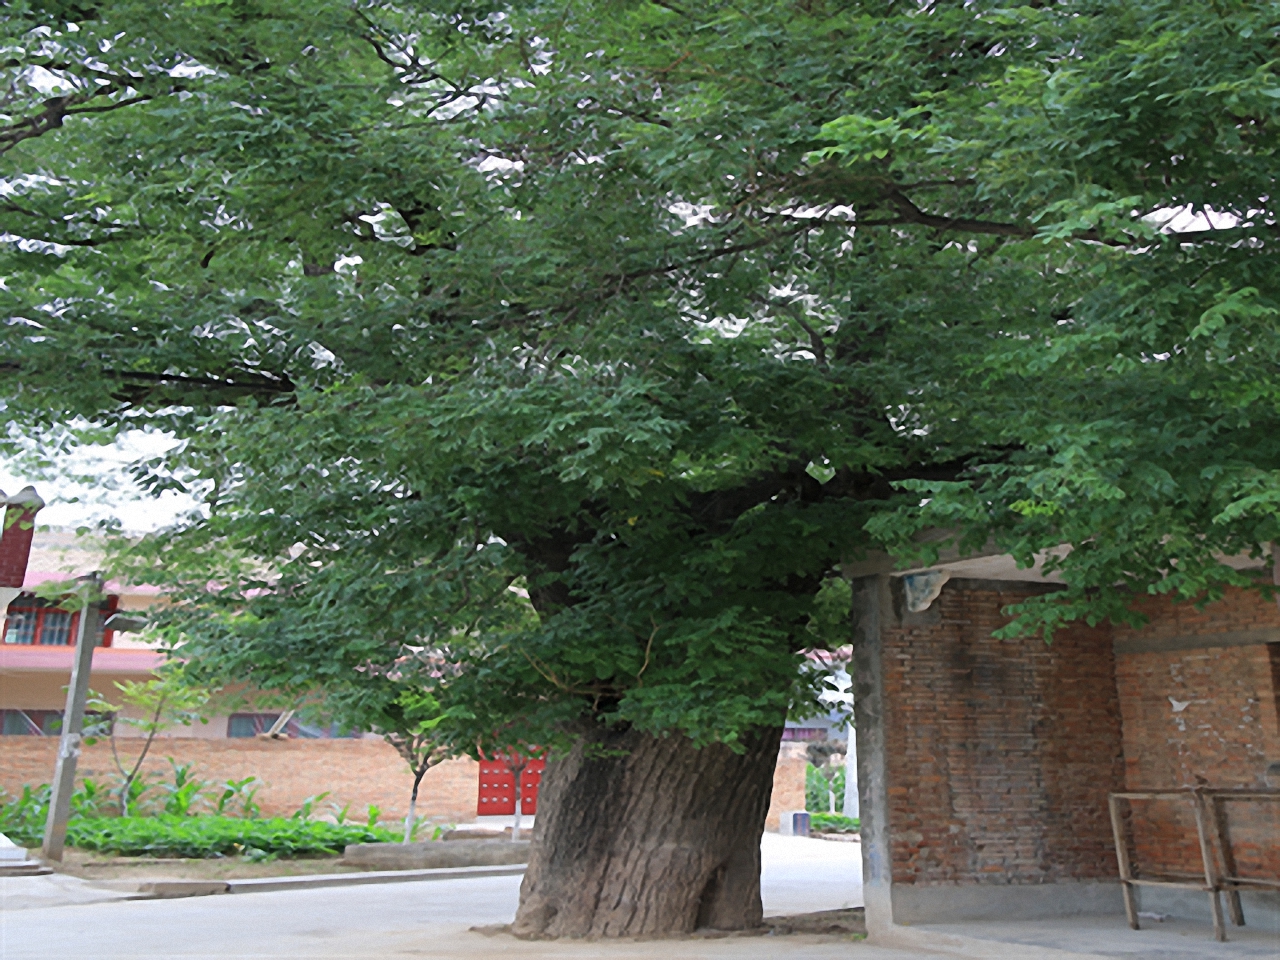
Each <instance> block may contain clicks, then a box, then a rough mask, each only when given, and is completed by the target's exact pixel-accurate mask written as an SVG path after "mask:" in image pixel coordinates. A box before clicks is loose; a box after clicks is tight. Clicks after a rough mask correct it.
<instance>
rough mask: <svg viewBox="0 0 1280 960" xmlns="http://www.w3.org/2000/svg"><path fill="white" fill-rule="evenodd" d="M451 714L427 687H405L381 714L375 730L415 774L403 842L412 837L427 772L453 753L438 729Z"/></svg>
mask: <svg viewBox="0 0 1280 960" xmlns="http://www.w3.org/2000/svg"><path fill="white" fill-rule="evenodd" d="M448 716H449V712H448V711H446V710H442V709H441V708H440V703H439V701H438V700H436V698H435V697H434V696H432V695H431V694H430V693H428V692H427V691H426V690H413V689H410V690H404V691H402V692H401V693H400V695H399V696H398V697H396V699H395V700H394V701H392V703H391V704H390V705H389V706H388V708H387V709H386V710H384V711H382V713H381V714H380V716H379V717H378V718H377V722H376V724H375V729H376V730H377V731H378V732H379V733H381V734H382V739H384V740H385V741H387V743H389V744H390V745H391V746H392V747H393V748H394V749H395V751H396V753H398V754H400V756H401V757H402V758H403V759H404V761H405V763H407V764H408V765H409V772H410V773H411V774H412V775H413V787H412V789H411V790H410V791H409V812H408V813H407V814H405V818H404V842H405V843H409V842H410V841H411V840H412V839H413V830H414V827H415V825H416V824H417V821H418V788H419V787H420V786H421V785H422V778H423V777H425V776H426V775H427V771H428V770H430V769H431V768H432V767H434V766H435V765H436V764H437V763H439V762H440V761H441V760H444V759H446V758H447V757H448V756H449V755H450V750H449V749H448V748H447V747H446V746H444V745H442V744H440V743H439V742H438V740H437V738H436V735H435V729H436V727H438V726H439V725H440V723H441V722H442V721H444V720H445V719H446V718H447V717H448Z"/></svg>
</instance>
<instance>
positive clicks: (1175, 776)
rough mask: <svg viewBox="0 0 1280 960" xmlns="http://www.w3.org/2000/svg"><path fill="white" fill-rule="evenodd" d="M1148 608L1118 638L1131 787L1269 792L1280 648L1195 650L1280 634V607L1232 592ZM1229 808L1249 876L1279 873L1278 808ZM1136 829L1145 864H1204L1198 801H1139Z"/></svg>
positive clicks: (1182, 867)
mask: <svg viewBox="0 0 1280 960" xmlns="http://www.w3.org/2000/svg"><path fill="white" fill-rule="evenodd" d="M1142 609H1143V610H1144V612H1146V613H1147V614H1148V616H1150V617H1151V622H1150V623H1149V624H1148V625H1147V626H1146V627H1144V628H1141V629H1137V630H1131V629H1125V630H1120V629H1117V630H1116V632H1115V633H1116V638H1117V650H1118V651H1119V652H1118V653H1117V656H1116V683H1117V687H1118V689H1119V692H1120V703H1121V709H1122V712H1123V716H1124V737H1125V757H1126V770H1125V773H1126V781H1127V785H1128V787H1129V789H1132V790H1141V789H1173V788H1178V787H1189V786H1196V785H1208V786H1212V787H1262V786H1265V785H1266V784H1265V781H1264V778H1263V774H1264V771H1265V769H1266V766H1267V764H1268V763H1270V762H1275V761H1277V760H1280V715H1278V713H1277V691H1278V689H1280V682H1278V678H1280V644H1275V643H1260V642H1259V643H1251V644H1241V643H1236V644H1234V645H1230V646H1208V645H1204V646H1190V645H1189V644H1191V643H1197V642H1200V641H1201V640H1202V641H1205V642H1206V643H1213V642H1215V641H1221V640H1223V639H1224V638H1231V637H1235V638H1237V639H1243V638H1247V637H1248V636H1251V635H1252V633H1253V632H1256V631H1259V630H1267V629H1280V611H1277V609H1276V605H1275V603H1274V602H1272V601H1268V600H1266V599H1265V598H1262V597H1260V596H1258V595H1257V594H1253V593H1248V592H1244V591H1231V592H1230V593H1229V594H1228V595H1227V597H1226V598H1225V599H1224V600H1223V601H1221V602H1219V603H1214V604H1209V605H1208V606H1206V607H1205V608H1204V609H1203V610H1200V611H1197V610H1195V608H1194V607H1192V606H1190V605H1182V606H1177V607H1175V606H1173V605H1172V604H1168V603H1167V602H1162V601H1157V600H1146V601H1144V603H1143V604H1142ZM1197 638H1198V639H1197ZM1161 647H1164V649H1161ZM1227 811H1228V818H1227V822H1228V827H1229V829H1230V832H1231V839H1232V848H1233V850H1234V851H1235V855H1236V859H1237V864H1238V866H1239V869H1240V870H1241V872H1242V873H1244V874H1245V875H1247V876H1264V877H1265V876H1269V877H1272V878H1274V877H1276V876H1280V843H1278V842H1277V840H1276V838H1277V837H1280V803H1274V802H1272V803H1267V804H1265V805H1252V804H1250V805H1246V804H1241V803H1231V804H1228V805H1227ZM1132 830H1133V836H1134V846H1135V849H1134V853H1135V857H1136V863H1137V865H1138V867H1139V868H1140V869H1145V870H1147V871H1149V872H1181V873H1196V872H1199V871H1200V870H1201V869H1202V867H1201V857H1200V848H1199V843H1198V840H1197V834H1196V827H1195V820H1194V816H1193V814H1192V812H1191V806H1190V803H1188V802H1185V801H1182V802H1171V801H1170V802H1165V801H1141V802H1138V803H1135V804H1134V809H1133V819H1132Z"/></svg>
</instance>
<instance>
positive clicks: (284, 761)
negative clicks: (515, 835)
mask: <svg viewBox="0 0 1280 960" xmlns="http://www.w3.org/2000/svg"><path fill="white" fill-rule="evenodd" d="M57 746H58V740H57V739H56V738H54V737H12V736H11V737H3V736H0V787H3V788H4V789H5V790H7V791H9V792H10V793H14V792H17V791H20V790H21V789H22V785H23V784H26V783H48V782H49V780H50V779H51V778H52V776H53V766H54V759H55V756H56V753H57ZM132 748H133V744H132V743H130V744H128V746H127V747H126V749H129V750H132ZM110 753H111V751H110V747H109V746H108V745H107V744H106V743H98V744H95V745H94V746H92V747H86V748H85V750H84V753H83V755H82V756H81V758H80V764H79V767H78V769H77V773H78V775H79V777H80V779H83V778H84V777H91V778H93V779H94V780H97V781H99V782H100V783H104V784H106V783H111V782H112V780H113V776H114V767H113V766H112V763H111V756H110ZM170 756H172V757H173V758H174V759H175V760H176V761H177V762H179V763H194V764H195V769H194V771H193V772H194V774H195V776H197V777H200V778H201V779H204V780H210V781H213V782H215V783H223V782H225V781H226V780H240V779H243V778H245V777H249V776H254V777H257V778H258V779H259V780H260V781H261V782H262V787H261V789H260V790H259V791H258V794H257V797H256V800H257V802H258V803H259V804H261V806H262V812H263V814H264V815H266V816H274V815H285V816H287V815H288V814H291V813H292V812H293V811H294V810H296V809H297V808H298V807H299V806H301V804H302V803H303V801H304V800H306V798H307V797H309V796H313V795H315V794H319V793H323V792H324V791H326V790H328V791H329V792H330V796H329V797H327V798H326V799H325V801H324V802H323V803H322V804H321V806H320V808H319V810H318V812H322V811H323V809H325V808H327V806H328V804H330V803H335V804H337V806H339V807H341V806H343V805H345V804H348V803H349V804H350V805H351V809H350V815H351V816H353V817H357V818H358V819H361V820H363V819H364V816H365V814H366V812H367V810H368V808H369V805H370V804H374V805H376V806H378V807H379V808H380V809H381V810H382V811H383V816H384V818H386V819H392V818H395V817H401V818H403V817H404V815H405V813H406V812H407V811H408V806H409V791H410V789H411V788H412V785H413V779H412V777H411V776H410V775H409V772H408V767H407V766H406V764H405V763H404V761H403V760H401V759H400V757H399V756H398V755H397V754H396V752H395V751H394V750H392V749H391V747H389V746H388V745H387V744H385V743H383V742H382V741H381V740H376V739H365V740H274V741H263V740H205V739H195V738H176V737H175V738H166V739H164V740H160V741H157V743H156V745H155V746H154V747H153V748H152V753H151V755H150V756H148V758H147V763H146V767H145V769H146V772H147V773H148V774H150V775H151V776H152V777H153V778H163V779H166V780H167V779H169V778H170V775H171V772H170V767H169V763H168V760H167V759H166V757H170ZM478 782H479V766H478V764H476V763H475V762H474V761H471V760H466V759H462V760H449V761H446V762H444V763H442V764H440V765H439V766H436V767H433V768H432V769H431V770H430V771H428V772H427V775H426V776H425V777H424V778H423V781H422V788H421V791H420V792H419V800H418V811H419V815H421V816H424V817H428V818H433V819H438V820H441V821H449V822H464V821H471V820H474V819H475V814H476V790H477V784H478ZM208 792H209V793H210V794H213V793H214V791H213V789H212V788H210V790H209V791H208Z"/></svg>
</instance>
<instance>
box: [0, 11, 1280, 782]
mask: <svg viewBox="0 0 1280 960" xmlns="http://www.w3.org/2000/svg"><path fill="white" fill-rule="evenodd" d="M1276 13H1277V9H1276V5H1275V4H1274V3H1271V2H1267V3H1253V4H1234V3H1208V2H1199V0H1197V2H1173V0H1156V2H1152V3H1144V4H1140V5H1135V4H1129V3H1120V2H1118V0H1070V2H1063V3H1055V4H1037V5H1030V6H1026V7H1015V8H1009V7H1004V6H999V5H996V4H991V3H985V2H978V3H968V4H955V5H939V4H918V3H881V4H874V5H872V4H864V3H859V2H853V0H849V2H826V3H793V2H785V3H784V2H765V3H757V4H752V5H750V8H749V9H746V8H739V7H735V6H732V5H729V4H725V3H719V2H711V3H704V4H701V5H684V4H681V5H672V4H656V3H628V4H603V3H590V2H588V3H584V4H579V5H576V6H571V7H569V8H566V7H565V6H564V5H563V4H550V3H542V2H539V0H530V2H522V3H519V4H515V5H510V6H506V7H502V8H501V9H499V8H497V7H494V6H490V5H486V4H478V3H466V2H461V0H458V2H453V3H449V4H445V5H443V6H442V5H439V4H432V5H419V4H398V5H394V4H389V3H380V2H370V3H361V4H359V5H357V6H355V7H352V6H351V5H350V4H347V3H340V2H338V0H331V2H330V0H321V2H316V3H309V4H305V5H283V4H272V3H252V4H250V3H240V2H239V0H237V2H236V3H227V4H222V3H219V4H178V3H176V2H175V3H159V4H156V3H151V4H146V5H143V4H133V3H120V4H110V5H103V6H100V7H99V6H85V7H83V8H81V7H79V6H72V5H67V6H65V7H64V6H57V9H56V10H55V8H54V5H49V4H44V5H28V6H11V7H9V8H6V12H5V13H4V14H3V15H2V16H3V20H2V22H3V24H4V28H5V29H6V30H7V31H8V36H7V39H8V42H9V44H10V46H11V47H12V48H13V50H14V51H15V52H14V53H13V54H12V57H13V62H12V63H11V64H10V66H9V67H8V68H7V69H9V71H10V72H9V73H8V74H7V77H8V82H9V83H10V90H11V93H10V96H9V100H8V103H9V106H8V107H7V108H6V109H7V110H8V111H9V119H8V120H7V121H6V123H7V124H9V129H10V130H11V131H18V130H23V131H27V130H30V131H36V130H39V131H40V132H39V135H24V136H22V137H21V138H20V139H18V140H14V141H13V143H12V146H11V148H10V149H8V150H7V152H5V153H4V154H3V160H2V161H0V162H3V163H4V164H5V165H6V170H5V174H4V176H5V183H6V184H7V186H6V192H5V198H4V204H3V205H0V219H2V220H3V223H4V227H5V235H6V237H7V238H8V239H5V240H4V241H3V248H2V249H0V258H3V260H4V266H3V276H4V277H5V283H4V286H3V288H2V289H0V298H2V299H3V302H4V308H5V315H6V317H7V318H8V320H7V323H6V325H5V326H4V327H3V334H0V335H2V336H3V338H4V342H3V346H4V350H3V359H2V360H0V391H2V395H3V398H4V402H5V404H6V413H7V415H8V417H9V419H10V420H11V421H12V422H13V423H14V424H15V430H16V431H18V433H16V434H15V435H14V436H13V437H11V438H10V439H9V440H8V441H7V442H8V443H9V444H10V445H11V446H16V445H18V444H20V443H21V442H22V440H21V437H26V438H32V437H40V436H42V435H45V434H46V433H47V432H48V431H51V430H67V431H70V433H71V434H72V435H73V436H74V435H75V434H76V432H77V431H80V435H81V436H83V437H85V438H90V437H92V438H101V437H102V436H104V435H110V434H112V433H113V432H116V431H125V430H130V429H139V428H145V429H152V430H164V431H170V432H171V433H172V434H173V435H174V436H175V437H176V438H177V440H178V441H179V444H178V446H177V447H175V448H174V450H173V451H172V452H171V453H169V454H168V455H166V456H165V457H162V458H159V459H157V460H155V461H153V462H143V463H139V464H136V465H135V468H134V474H135V476H136V478H137V479H138V480H139V481H140V482H141V483H142V484H143V486H144V487H146V488H148V489H151V490H153V491H160V490H163V489H172V488H180V489H184V490H186V491H188V492H191V493H192V494H194V495H196V496H197V497H198V498H200V499H201V500H202V501H203V504H204V506H205V507H206V508H207V510H206V512H205V513H204V514H202V515H201V516H199V517H195V518H192V519H191V520H190V522H189V523H187V524H185V525H183V526H182V527H181V528H180V529H176V530H173V531H168V532H165V533H164V534H162V535H159V536H157V537H154V538H152V539H150V540H147V541H144V542H143V543H141V544H133V545H125V546H122V551H123V552H122V557H121V563H122V564H123V565H124V566H123V567H122V569H127V568H130V566H132V573H133V575H136V576H137V577H138V578H139V579H145V580H146V581H147V582H157V583H160V584H161V585H163V586H165V587H166V589H168V590H170V591H171V593H172V595H173V596H174V597H175V599H176V600H177V601H178V602H177V603H175V605H174V606H173V607H172V608H171V609H170V610H169V611H168V613H166V614H165V615H164V616H165V617H166V618H167V627H166V629H167V630H168V631H169V633H168V636H169V637H170V641H171V642H172V643H173V644H174V645H175V647H176V648H177V649H180V650H181V651H182V652H183V655H184V656H185V657H187V658H188V659H189V663H190V665H191V666H190V669H192V670H193V671H196V672H199V671H204V672H206V673H207V674H208V675H209V676H210V677H212V676H215V675H216V676H218V677H220V678H225V677H226V676H236V677H238V678H240V679H241V680H244V681H246V682H250V681H251V682H253V683H255V684H257V685H259V686H262V687H264V688H271V689H279V690H288V691H314V690H317V689H322V690H325V691H327V693H326V696H327V697H328V698H329V701H330V703H331V704H332V705H333V709H335V710H338V709H341V710H343V711H347V712H348V713H349V714H350V715H351V716H352V717H365V718H368V717H372V716H375V715H379V711H385V710H387V709H389V705H393V704H397V703H402V701H401V700H400V697H401V696H402V694H403V691H404V689H405V688H406V686H416V687H417V688H419V689H426V690H429V691H430V694H431V696H432V697H434V698H435V699H436V701H437V703H438V706H439V710H440V713H439V714H434V713H433V714H432V715H433V716H443V715H444V714H445V713H448V711H451V710H453V711H455V712H453V713H448V717H449V719H448V720H447V721H442V722H441V723H440V725H439V726H438V727H436V728H434V730H433V731H432V732H433V733H438V736H439V740H440V742H441V743H444V744H446V745H447V746H448V748H449V749H451V750H459V751H462V750H469V751H475V750H476V749H478V745H481V744H484V743H487V742H489V741H493V740H495V738H496V739H498V740H501V739H503V738H507V739H508V740H509V741H510V743H519V742H526V743H540V744H547V745H548V746H552V745H553V744H551V743H550V741H549V740H548V739H547V738H548V737H550V736H551V734H550V733H549V731H555V730H576V729H581V728H580V727H577V726H575V724H578V723H579V722H580V721H582V720H583V719H584V718H587V719H590V720H592V721H593V722H600V723H606V724H614V725H625V724H629V725H631V726H633V727H635V728H637V729H640V730H643V731H648V732H652V733H662V734H666V733H671V732H676V733H680V734H683V735H686V736H688V737H689V738H691V739H692V740H693V741H694V742H696V743H699V744H705V743H709V742H713V741H720V742H726V743H730V744H739V743H740V742H741V738H742V737H743V736H745V735H746V734H747V732H748V731H750V730H753V729H758V728H760V727H767V726H771V725H776V724H777V723H779V722H780V721H781V718H782V717H783V716H784V715H785V714H786V713H787V711H788V710H797V711H802V712H803V711H805V710H812V709H815V708H816V704H817V700H816V698H817V695H818V693H819V692H820V690H819V689H817V687H816V686H815V684H814V683H812V682H810V680H807V679H805V677H806V674H804V673H803V672H802V671H801V670H800V669H799V666H800V664H801V663H802V662H803V661H804V658H805V651H806V650H808V649H809V648H812V647H835V646H839V645H840V644H841V643H843V642H844V641H845V640H846V639H847V628H846V627H845V625H846V624H847V620H842V619H841V617H842V616H843V611H845V610H847V599H845V598H843V597H842V596H840V595H839V589H838V587H837V585H836V583H837V579H838V576H839V570H838V567H839V565H840V564H841V563H842V562H844V561H848V560H852V559H856V558H858V557H859V556H862V555H864V554H865V553H866V552H867V551H869V550H872V549H877V548H888V549H892V550H895V551H898V552H899V553H901V554H904V555H905V554H911V553H913V552H914V553H915V554H918V555H922V556H925V557H927V555H928V553H929V551H930V550H931V549H934V548H935V547H936V546H937V543H938V541H937V540H936V539H929V538H926V539H928V544H932V545H933V546H929V545H925V546H921V545H920V543H919V535H920V534H921V533H922V532H925V531H929V530H933V531H935V532H936V529H937V528H943V529H944V530H946V531H950V532H951V533H952V534H953V535H954V537H955V538H957V539H959V540H960V541H961V542H962V543H963V544H964V545H968V546H973V545H986V544H988V543H989V542H991V541H992V540H993V539H994V541H995V542H996V543H997V544H998V545H999V546H1000V547H1001V548H1002V549H1007V550H1010V551H1012V552H1013V554H1014V555H1015V556H1016V557H1017V558H1018V559H1019V560H1020V561H1021V562H1024V563H1028V564H1029V563H1031V562H1033V561H1034V560H1035V559H1037V558H1038V557H1041V558H1043V557H1044V556H1045V555H1046V554H1045V551H1049V550H1056V552H1054V553H1053V554H1051V555H1050V559H1049V566H1050V567H1051V568H1053V569H1056V570H1058V571H1059V572H1060V573H1061V574H1062V576H1063V578H1064V579H1065V580H1066V582H1067V584H1068V587H1069V589H1068V590H1066V591H1065V592H1063V593H1060V594H1056V595H1054V596H1052V597H1047V598H1042V599H1039V600H1037V601H1035V602H1034V603H1032V604H1029V605H1027V606H1026V607H1025V608H1023V609H1022V610H1021V611H1020V614H1019V619H1018V621H1017V622H1016V624H1015V627H1014V629H1016V630H1036V629H1041V628H1044V627H1048V628H1050V629H1051V628H1052V627H1053V626H1054V625H1056V624H1057V623H1060V622H1064V621H1065V620H1068V619H1073V618H1079V617H1089V618H1099V617H1114V618H1117V619H1122V618H1126V617H1129V616H1131V613H1130V612H1129V609H1128V607H1129V603H1130V601H1131V598H1132V596H1133V592H1134V591H1154V592H1168V593H1171V594H1172V595H1174V596H1177V597H1180V598H1205V597H1213V596H1216V595H1219V594H1220V593H1221V591H1222V590H1223V589H1224V588H1225V587H1226V586H1228V585H1239V586H1256V585H1257V581H1256V577H1255V576H1254V574H1253V573H1251V572H1249V571H1248V570H1237V569H1235V568H1233V567H1229V566H1226V565H1224V564H1222V563H1221V562H1220V559H1221V557H1222V556H1223V555H1232V556H1235V555H1252V556H1253V563H1255V564H1260V563H1261V562H1262V550H1263V545H1264V544H1266V543H1268V542H1270V541H1272V540H1275V539H1277V538H1280V524H1278V523H1277V519H1276V517H1277V514H1276V503H1277V496H1276V491H1277V489H1280V472H1278V471H1280V448H1278V447H1277V444H1278V443H1280V424H1278V423H1277V412H1278V410H1280V392H1278V389H1280V388H1277V386H1276V384H1277V383H1278V382H1280V380H1277V378H1276V376H1275V372H1276V368H1277V363H1278V362H1280V337H1278V336H1277V332H1278V330H1277V326H1278V325H1277V319H1276V318H1277V313H1276V310H1277V309H1280V306H1278V305H1277V304H1276V302H1275V297H1274V291H1275V290H1276V289H1277V282H1276V280H1277V278H1276V276H1275V272H1276V269H1277V265H1276V259H1275V257H1274V256H1273V248H1274V245H1275V243H1276V236H1275V224H1276V222H1277V214H1276V211H1275V210H1274V199H1273V198H1275V197H1276V196H1280V191H1277V189H1276V183H1275V175H1276V174H1275V171H1276V169H1277V167H1276V163H1275V159H1276V130H1277V120H1278V119H1280V117H1277V109H1278V107H1280V97H1278V96H1277V93H1276V92H1277V90H1280V82H1278V81H1277V78H1276V76H1275V72H1274V68H1273V61H1274V45H1275V42H1276V39H1277V36H1276V34H1277V29H1278V28H1277V27H1276V23H1277V22H1280V21H1277V18H1276ZM68 24H74V25H75V27H76V29H74V30H73V29H71V26H68ZM108 37H109V38H113V39H112V40H111V43H110V44H109V45H108V47H107V48H105V49H104V48H103V45H102V42H101V41H103V40H105V39H106V38H108ZM94 51H97V52H94ZM42 58H44V59H42ZM50 58H63V59H62V60H58V64H60V65H56V69H55V66H51V65H50V64H53V60H52V59H50ZM64 60H65V63H64ZM36 67H40V69H43V70H47V71H50V72H51V75H53V74H56V75H57V77H59V78H61V79H59V80H58V82H59V83H62V84H64V85H65V90H66V91H67V92H65V93H59V94H57V96H60V97H86V96H89V95H90V94H93V99H91V100H83V101H82V100H76V101H75V102H74V103H73V102H71V101H70V100H67V101H66V103H67V104H69V105H68V106H67V108H66V110H65V111H64V113H63V114H61V115H60V116H61V122H60V125H55V124H53V123H52V121H50V122H44V121H40V120H39V119H38V118H39V117H41V116H44V113H43V111H48V110H50V109H53V108H52V107H50V106H49V105H48V104H47V103H46V102H45V101H46V100H48V99H49V97H50V95H51V93H50V91H52V90H53V88H52V87H51V86H49V84H51V83H53V81H52V80H49V79H48V78H47V77H44V74H40V73H39V72H38V71H37V70H36ZM100 71H107V73H108V74H109V75H110V76H109V77H108V76H107V74H103V79H104V80H105V81H106V82H105V83H99V82H98V80H96V79H94V78H95V77H97V76H98V72H100ZM112 77H118V78H126V80H122V81H121V82H122V83H125V85H124V86H111V85H112V84H114V83H116V81H115V80H112V79H111V78H112ZM41 78H43V79H41ZM39 84H45V86H46V87H48V91H46V92H45V93H41V92H40V91H39ZM109 86H110V87H111V89H110V91H108V92H102V90H106V88H107V87H109ZM99 88H102V90H99ZM59 89H63V88H61V87H60V88H59ZM88 106H93V107H95V108H96V107H97V106H102V107H106V106H111V109H109V110H103V111H101V112H97V113H75V112H74V111H75V110H79V109H81V108H82V107H85V108H87V107H88ZM58 109H62V108H61V107H59V108H58ZM50 116H51V117H52V116H53V115H52V114H50ZM33 118H35V119H33ZM41 124H43V126H42V125H41ZM16 135H17V134H16V133H14V134H13V136H16ZM68 424H70V425H71V426H67V425H68ZM1062 546H1065V547H1066V548H1067V549H1063V550H1057V549H1056V548H1059V547H1062ZM842 604H844V605H843V606H842ZM832 611H837V613H836V614H833V613H832ZM432 658H440V660H441V661H442V662H447V663H449V664H450V665H452V666H451V669H450V671H447V672H443V673H432V669H433V668H431V667H430V666H429V664H430V663H431V662H434V661H433V659H432ZM453 667H456V668H457V669H456V672H455V671H454V670H453V669H452V668H453ZM432 709H433V710H434V709H435V708H432ZM429 712H430V711H429ZM386 729H390V727H387V728H386ZM398 735H400V736H404V737H406V738H408V737H409V734H407V733H404V732H401V733H400V734H398ZM421 735H422V736H423V737H425V736H426V733H425V731H424V732H423V734H421ZM412 736H419V735H418V734H413V735H412ZM406 742H408V739H406ZM424 742H426V741H425V740H424ZM496 745H497V746H502V744H496ZM410 762H412V761H410Z"/></svg>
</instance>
